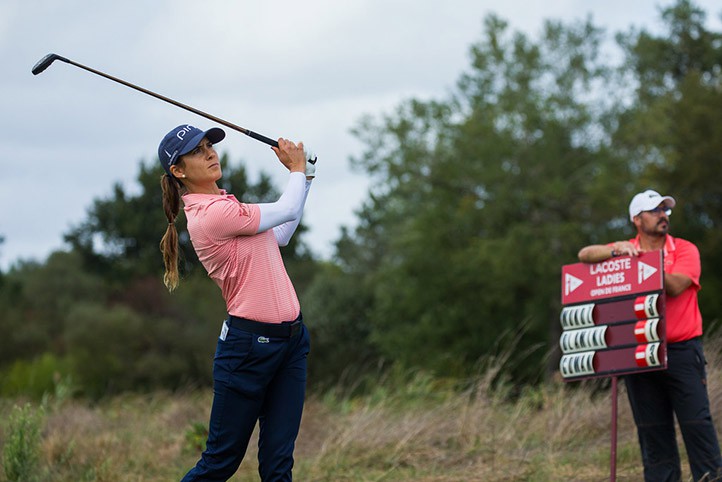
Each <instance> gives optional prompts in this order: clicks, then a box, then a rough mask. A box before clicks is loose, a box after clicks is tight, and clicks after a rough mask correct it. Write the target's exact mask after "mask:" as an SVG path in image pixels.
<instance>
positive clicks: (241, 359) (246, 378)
mask: <svg viewBox="0 0 722 482" xmlns="http://www.w3.org/2000/svg"><path fill="white" fill-rule="evenodd" d="M309 348H310V342H309V335H308V330H307V329H306V327H305V326H303V325H302V327H301V329H300V330H299V331H298V333H297V334H296V335H295V336H293V337H291V338H275V337H265V336H259V335H256V334H253V333H250V332H247V331H243V330H241V329H238V328H234V327H232V326H231V327H230V328H229V329H228V332H227V333H226V335H225V340H223V339H220V338H219V340H218V346H217V349H216V354H215V359H214V362H213V393H214V396H213V406H212V408H211V418H210V424H209V428H208V441H207V443H206V450H205V451H204V452H203V454H202V455H201V459H200V460H199V461H198V463H197V464H196V466H195V467H194V468H193V469H191V471H190V472H188V473H187V474H186V476H185V477H184V478H183V480H182V482H191V481H194V482H195V481H214V482H215V481H226V480H228V479H229V478H231V477H232V476H233V474H234V473H235V472H236V471H237V470H238V467H239V466H240V464H241V461H242V460H243V457H244V455H245V454H246V449H247V448H248V442H249V439H250V438H251V434H252V433H253V430H254V428H255V426H256V422H258V423H259V441H258V472H259V474H260V476H261V480H263V481H274V482H275V481H290V480H291V469H292V468H293V450H294V446H295V443H296V437H297V436H298V430H299V426H300V424H301V413H302V412H303V402H304V397H305V393H306V359H307V356H308V352H309Z"/></svg>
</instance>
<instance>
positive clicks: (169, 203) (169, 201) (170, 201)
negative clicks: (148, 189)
mask: <svg viewBox="0 0 722 482" xmlns="http://www.w3.org/2000/svg"><path fill="white" fill-rule="evenodd" d="M160 186H161V189H162V190H163V211H165V216H166V218H168V227H167V228H166V230H165V234H164V235H163V238H162V239H161V240H160V251H161V253H163V263H164V264H165V274H163V283H164V284H165V286H166V288H168V291H171V292H172V291H173V290H174V289H176V288H177V287H178V283H179V282H180V276H179V274H178V231H177V230H176V227H175V220H176V217H178V212H179V211H180V203H181V189H182V187H183V185H182V184H181V182H180V181H179V180H178V179H176V178H175V177H172V176H169V175H168V174H163V177H161V178H160Z"/></svg>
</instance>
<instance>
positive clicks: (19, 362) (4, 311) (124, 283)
mask: <svg viewBox="0 0 722 482" xmlns="http://www.w3.org/2000/svg"><path fill="white" fill-rule="evenodd" d="M706 15H707V14H706V12H704V11H702V10H701V9H699V8H698V7H696V6H695V5H694V3H693V2H690V1H687V0H678V1H677V2H676V3H674V4H672V5H670V6H667V7H663V8H661V9H660V20H661V22H662V25H663V27H662V28H661V29H660V32H655V33H650V32H648V31H645V30H636V29H630V30H629V31H627V32H619V33H616V34H615V35H613V36H610V34H609V33H608V32H605V31H604V30H602V29H601V28H599V27H597V26H595V25H594V24H593V23H592V21H591V19H590V20H586V21H579V22H574V23H570V24H563V23H560V22H558V21H554V20H548V21H546V22H545V24H544V28H543V30H542V31H541V33H540V35H539V36H538V38H530V37H528V36H526V35H524V34H522V33H519V32H514V31H511V30H510V29H509V27H508V24H507V22H506V21H504V20H503V19H501V18H498V17H496V16H494V15H490V16H488V17H487V18H485V19H484V21H483V24H482V28H481V32H480V36H479V40H478V41H477V42H476V43H474V44H473V45H472V46H471V47H470V50H469V53H470V63H469V66H468V70H467V71H466V72H464V73H463V74H462V75H461V76H460V78H459V79H458V82H457V84H456V86H455V87H454V88H453V89H452V90H451V91H450V93H449V95H448V96H447V98H444V99H436V100H431V101H420V100H416V99H409V100H407V101H405V102H403V103H401V104H400V105H398V107H397V108H396V109H395V111H394V112H391V113H385V114H377V115H369V116H367V117H365V118H363V119H360V120H359V121H358V123H357V125H356V127H355V129H354V134H355V136H356V137H357V138H358V139H359V140H360V141H361V142H362V145H363V146H364V148H363V151H362V152H361V153H360V154H359V155H358V156H357V157H354V158H352V159H350V162H351V163H352V164H353V165H354V166H355V167H356V168H357V169H359V170H361V171H363V172H365V173H366V174H367V175H368V176H369V177H370V178H371V179H372V180H373V182H372V183H371V186H372V187H371V189H370V191H369V192H368V195H367V198H366V200H365V202H364V203H363V204H362V206H360V208H359V209H358V210H357V212H356V216H357V219H356V220H355V222H354V223H351V222H350V223H349V224H353V225H354V226H355V227H354V228H343V229H342V230H341V232H340V233H339V237H338V239H337V242H336V244H335V250H334V253H333V256H332V257H331V259H328V260H321V259H318V258H317V257H315V256H314V253H313V251H312V249H310V248H309V246H307V245H306V244H305V243H304V232H305V231H306V229H307V228H306V227H305V226H304V225H303V224H302V225H301V226H300V227H299V230H298V232H297V234H296V236H295V237H294V240H293V241H292V243H291V244H290V245H289V246H288V247H285V248H282V252H283V256H284V259H285V261H286V264H287V269H288V271H289V273H290V275H291V278H292V279H293V280H294V284H295V286H296V289H297V291H298V293H299V297H300V299H301V304H302V309H303V312H304V318H305V319H306V322H307V324H308V326H309V329H310V330H311V333H312V337H313V338H312V340H313V341H312V354H311V357H310V376H309V380H310V383H311V384H312V389H313V388H317V389H318V388H320V387H328V386H337V385H339V384H340V385H342V386H345V387H347V388H349V389H352V390H364V389H365V387H367V385H366V383H367V382H368V381H372V380H374V379H375V377H377V376H378V375H379V374H380V373H381V372H383V371H386V370H388V369H389V368H391V369H393V370H399V369H405V368H413V369H420V370H423V371H424V372H428V373H431V374H433V376H434V377H439V378H448V379H451V380H458V381H460V382H462V383H463V381H464V380H467V379H468V378H469V377H470V376H472V375H473V374H475V373H477V372H478V370H479V369H480V363H481V361H482V360H486V359H489V358H490V357H499V356H503V357H504V359H505V360H507V362H506V371H505V372H504V373H503V376H504V377H505V379H506V380H507V381H511V382H512V383H513V384H515V385H517V386H520V387H521V386H523V385H528V384H534V383H537V382H539V381H541V380H543V379H545V378H546V377H549V376H552V375H553V374H554V373H555V371H556V370H557V363H558V357H559V353H558V349H557V342H558V338H559V334H560V328H559V321H558V320H559V311H560V285H561V281H560V272H561V266H562V265H564V264H569V263H574V262H576V253H577V251H578V250H579V248H581V247H582V246H584V245H586V244H590V243H598V242H608V241H612V240H616V239H622V238H627V237H630V236H631V235H632V234H633V232H632V229H631V226H630V224H629V222H628V220H627V216H626V214H625V213H626V212H627V204H628V202H629V199H630V198H631V196H632V195H633V194H634V193H635V192H637V191H639V190H642V189H647V188H653V189H656V190H658V191H660V192H663V193H665V194H666V193H669V194H671V195H673V196H675V197H676V199H677V200H678V206H677V208H676V209H675V213H674V214H673V215H672V233H673V234H674V235H676V236H679V237H684V238H687V239H690V240H692V241H693V242H695V243H696V244H697V245H698V246H699V248H700V252H701V256H702V266H703V277H702V283H703V287H704V289H703V290H702V291H701V292H700V303H701V307H702V311H703V316H704V318H705V321H706V325H707V331H708V332H710V331H713V330H714V329H715V327H716V326H717V321H718V318H719V313H720V312H721V310H722V297H720V296H718V294H719V293H720V290H722V250H721V249H720V248H719V247H720V246H721V245H722V243H721V241H722V184H721V183H720V182H719V171H720V167H722V33H720V32H713V31H708V30H707V29H706V27H705V23H706ZM222 157H223V159H222V163H223V168H224V169H223V170H224V178H223V180H222V181H221V184H222V187H223V188H225V189H227V190H229V191H230V192H233V193H234V194H236V196H237V197H238V198H239V199H242V200H243V201H245V202H267V201H273V200H275V199H276V198H277V196H278V194H279V190H278V189H277V188H276V187H275V186H273V185H272V184H271V182H270V178H269V177H268V176H267V175H261V177H260V178H259V179H258V180H257V181H256V182H252V181H251V180H250V179H249V177H248V175H247V173H246V171H245V168H244V165H243V162H242V160H241V161H240V162H233V163H231V162H229V159H228V156H227V154H224V155H223V156H222ZM161 173H162V171H161V170H160V168H159V167H158V166H157V163H156V162H148V163H146V162H143V161H141V162H140V166H139V174H138V177H137V182H138V186H137V187H138V188H137V189H135V188H134V189H133V192H137V193H138V194H132V195H131V194H129V193H128V192H126V190H125V189H124V188H123V187H122V186H121V185H116V186H113V187H112V189H111V191H110V193H109V194H108V196H107V197H104V198H101V199H96V200H95V202H94V203H93V204H92V206H90V207H89V209H88V211H87V217H86V219H85V220H84V221H83V222H82V223H80V224H79V225H77V226H72V227H70V228H69V229H68V232H67V233H66V235H65V240H66V242H67V249H66V250H59V251H57V252H55V253H53V254H52V255H51V256H49V257H48V258H47V259H46V260H45V261H43V262H28V261H19V262H16V263H15V264H14V265H13V266H12V267H11V268H10V269H9V270H8V271H7V272H2V273H0V331H1V332H2V334H3V336H1V337H0V395H4V396H15V395H19V394H25V395H31V396H38V397H39V396H41V395H42V394H43V393H44V392H46V391H52V390H53V387H54V386H57V385H58V384H59V383H61V382H62V383H63V384H65V385H64V386H66V385H67V384H72V386H73V387H74V388H73V389H74V392H75V393H77V394H80V395H85V396H89V397H93V398H98V397H103V396H105V395H111V394H115V393H119V392H123V391H146V390H153V389H157V388H164V389H178V388H187V387H194V386H208V385H209V384H210V383H211V361H212V356H213V352H214V343H215V338H216V337H217V334H218V332H219V330H220V326H221V321H222V320H223V319H224V317H225V309H224V308H225V307H224V304H223V301H222V299H221V296H220V291H219V290H218V288H217V287H216V286H215V284H214V283H213V282H212V281H210V279H209V278H208V277H207V276H206V274H205V272H204V270H203V268H202V266H200V264H199V263H198V260H197V258H196V256H195V253H194V252H193V249H192V246H191V244H190V239H189V237H188V234H187V231H186V230H185V220H184V218H183V217H182V216H181V217H180V218H179V220H178V228H179V232H180V233H181V236H180V237H181V244H182V260H183V261H182V272H183V279H182V282H181V285H180V288H179V289H178V290H177V291H176V292H175V293H174V294H173V295H169V294H168V293H167V292H166V290H165V288H164V287H163V283H162V269H163V267H162V259H161V256H160V253H159V250H158V243H159V241H160V238H161V236H162V235H163V231H164V229H165V225H166V220H165V218H164V215H163V211H162V208H161V193H160V187H159V179H160V176H161ZM316 182H329V180H326V179H324V178H323V177H322V176H321V177H320V178H319V179H318V181H316ZM312 195H313V194H312V193H311V196H312ZM0 242H2V238H0Z"/></svg>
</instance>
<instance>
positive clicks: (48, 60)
mask: <svg viewBox="0 0 722 482" xmlns="http://www.w3.org/2000/svg"><path fill="white" fill-rule="evenodd" d="M54 60H61V61H63V62H65V63H68V64H70V65H74V66H75V67H79V68H81V69H83V70H87V71H88V72H91V73H93V74H96V75H100V76H101V77H105V78H106V79H109V80H112V81H113V82H118V83H119V84H123V85H125V86H126V87H130V88H131V89H135V90H137V91H139V92H142V93H144V94H148V95H151V96H153V97H155V98H156V99H160V100H162V101H165V102H168V103H169V104H173V105H175V106H176V107H180V108H181V109H185V110H187V111H190V112H193V113H194V114H197V115H199V116H202V117H205V118H206V119H210V120H212V121H213V122H217V123H218V124H222V125H224V126H226V127H228V128H230V129H233V130H236V131H238V132H241V133H243V134H245V135H247V136H249V137H252V138H254V139H256V140H257V141H261V142H264V143H266V144H268V145H269V146H273V147H278V142H277V141H275V140H273V139H271V138H269V137H266V136H264V135H261V134H258V133H256V132H253V131H252V130H249V129H246V128H245V127H241V126H237V125H235V124H233V123H231V122H228V121H227V120H224V119H221V118H219V117H216V116H214V115H211V114H208V113H206V112H203V111H201V110H198V109H196V108H195V107H191V106H189V105H186V104H183V103H181V102H178V101H177V100H173V99H171V98H169V97H166V96H164V95H160V94H156V93H155V92H153V91H150V90H148V89H144V88H143V87H139V86H137V85H135V84H131V83H130V82H127V81H125V80H123V79H119V78H117V77H113V76H112V75H108V74H106V73H105V72H101V71H99V70H96V69H93V68H91V67H88V66H86V65H83V64H80V63H78V62H74V61H72V60H70V59H67V58H65V57H61V56H60V55H56V54H49V55H47V56H46V57H44V58H43V59H41V60H40V61H39V62H38V63H37V64H36V65H35V67H34V68H33V74H35V75H37V74H39V73H40V72H42V71H43V70H45V69H46V68H48V66H49V65H50V64H51V63H52V62H53V61H54Z"/></svg>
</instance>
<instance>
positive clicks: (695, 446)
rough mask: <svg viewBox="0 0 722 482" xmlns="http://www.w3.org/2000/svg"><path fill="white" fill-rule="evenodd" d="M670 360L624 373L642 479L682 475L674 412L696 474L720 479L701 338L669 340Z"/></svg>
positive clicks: (720, 461) (721, 471) (721, 464)
mask: <svg viewBox="0 0 722 482" xmlns="http://www.w3.org/2000/svg"><path fill="white" fill-rule="evenodd" d="M667 360H668V363H667V364H668V368H667V370H661V371H654V372H647V373H639V374H634V375H629V376H627V377H625V383H626V387H627V394H628V396H629V403H630V405H631V407H632V413H633V415H634V421H635V423H636V424H637V434H638V436H639V445H640V448H641V451H642V460H643V462H644V479H645V480H646V481H650V482H651V481H654V482H662V481H674V482H677V481H679V480H680V479H681V477H682V474H681V469H680V459H679V452H678V450H677V441H676V435H675V428H674V415H676V416H677V421H678V422H679V427H680V431H681V432H682V438H683V439H684V445H685V448H686V450H687V457H688V459H689V464H690V469H691V471H692V476H693V478H694V480H695V481H700V480H705V481H706V480H722V457H721V456H720V447H719V442H718V441H717V433H716V431H715V428H714V424H713V423H712V416H711V414H710V408H709V397H708V395H707V376H706V370H705V364H706V362H705V358H704V352H703V350H702V341H701V339H700V338H694V339H692V340H687V341H683V342H679V343H670V344H668V345H667Z"/></svg>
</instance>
